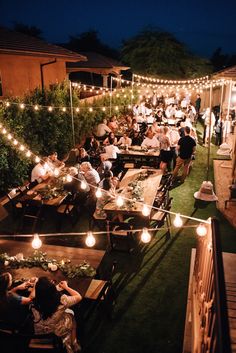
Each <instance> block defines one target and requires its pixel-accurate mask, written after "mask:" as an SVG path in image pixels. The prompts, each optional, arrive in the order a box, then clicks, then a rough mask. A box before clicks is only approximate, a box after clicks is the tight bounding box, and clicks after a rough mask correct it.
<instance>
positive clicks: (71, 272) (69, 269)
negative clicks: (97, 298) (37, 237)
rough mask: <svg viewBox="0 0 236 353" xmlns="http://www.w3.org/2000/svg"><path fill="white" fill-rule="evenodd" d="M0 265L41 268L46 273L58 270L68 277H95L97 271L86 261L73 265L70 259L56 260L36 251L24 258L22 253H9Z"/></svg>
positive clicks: (15, 267)
mask: <svg viewBox="0 0 236 353" xmlns="http://www.w3.org/2000/svg"><path fill="white" fill-rule="evenodd" d="M0 264H1V265H2V266H5V268H6V269H7V268H13V269H17V268H32V267H40V268H42V269H43V270H44V271H57V270H58V269H59V270H61V272H62V273H63V274H64V275H65V276H66V277H67V278H75V277H93V276H94V275H95V274H96V270H95V269H94V268H93V267H92V266H90V265H89V264H88V263H87V262H86V261H84V262H83V263H81V264H78V265H73V264H72V263H71V261H70V260H69V259H63V260H56V259H53V258H49V257H47V254H46V253H44V252H42V251H37V250H36V251H34V252H33V254H32V255H30V256H27V257H24V255H23V254H22V253H19V254H16V255H15V256H10V255H8V254H7V253H2V254H0Z"/></svg>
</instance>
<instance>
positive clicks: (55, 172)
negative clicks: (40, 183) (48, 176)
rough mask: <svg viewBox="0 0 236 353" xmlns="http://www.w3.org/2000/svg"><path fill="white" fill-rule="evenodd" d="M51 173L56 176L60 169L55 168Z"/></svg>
mask: <svg viewBox="0 0 236 353" xmlns="http://www.w3.org/2000/svg"><path fill="white" fill-rule="evenodd" d="M53 174H54V176H55V177H58V176H59V174H60V170H59V169H58V168H55V169H54V172H53Z"/></svg>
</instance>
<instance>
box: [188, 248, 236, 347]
mask: <svg viewBox="0 0 236 353" xmlns="http://www.w3.org/2000/svg"><path fill="white" fill-rule="evenodd" d="M195 257H196V249H192V254H191V263H190V274H189V284H188V298H187V307H186V319H185V331H184V342H183V353H191V352H192V344H191V343H192V314H191V311H192V309H193V303H192V276H193V268H194V262H195ZM223 266H224V275H225V286H226V300H227V307H228V319H229V330H230V339H231V349H232V353H236V271H235V268H236V254H231V253H223Z"/></svg>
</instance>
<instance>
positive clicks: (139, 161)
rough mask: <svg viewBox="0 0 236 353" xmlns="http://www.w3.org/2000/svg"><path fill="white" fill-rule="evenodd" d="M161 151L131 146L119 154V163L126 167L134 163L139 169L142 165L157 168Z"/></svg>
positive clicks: (121, 150)
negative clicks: (126, 164)
mask: <svg viewBox="0 0 236 353" xmlns="http://www.w3.org/2000/svg"><path fill="white" fill-rule="evenodd" d="M159 156H160V150H159V149H158V148H151V149H146V148H144V147H142V146H130V147H128V149H126V148H123V149H122V148H121V149H120V153H118V154H117V163H118V164H119V165H121V166H122V167H124V165H125V163H133V164H134V166H135V167H137V168H139V167H141V166H142V165H148V166H150V167H151V166H155V167H157V166H158V164H159V162H160V158H159Z"/></svg>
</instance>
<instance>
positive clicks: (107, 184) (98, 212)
mask: <svg viewBox="0 0 236 353" xmlns="http://www.w3.org/2000/svg"><path fill="white" fill-rule="evenodd" d="M102 189H103V190H104V191H102V196H101V197H99V198H98V199H97V202H96V209H95V212H94V214H93V216H94V218H96V219H106V218H107V214H106V212H105V211H104V210H103V208H104V206H105V205H106V204H107V203H108V202H109V201H110V200H112V199H114V197H115V193H114V185H113V183H112V177H106V178H104V180H103V184H102Z"/></svg>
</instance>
